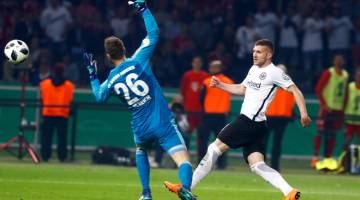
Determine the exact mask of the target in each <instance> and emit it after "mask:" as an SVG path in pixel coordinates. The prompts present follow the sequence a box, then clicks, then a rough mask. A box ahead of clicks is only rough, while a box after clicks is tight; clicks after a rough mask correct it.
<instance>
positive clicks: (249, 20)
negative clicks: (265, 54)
mask: <svg viewBox="0 0 360 200" xmlns="http://www.w3.org/2000/svg"><path fill="white" fill-rule="evenodd" d="M254 23H255V22H254V17H253V16H252V15H248V16H247V17H246V20H245V25H243V26H240V27H239V28H238V29H237V31H236V36H235V42H236V43H237V45H238V48H237V57H238V59H239V60H240V66H239V67H237V68H238V69H239V68H241V69H239V70H240V71H241V72H243V73H245V72H246V71H248V69H250V67H251V65H252V50H253V48H254V45H255V41H256V40H258V39H259V30H258V29H257V28H256V27H255V25H254Z"/></svg>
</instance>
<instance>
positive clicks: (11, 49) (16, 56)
mask: <svg viewBox="0 0 360 200" xmlns="http://www.w3.org/2000/svg"><path fill="white" fill-rule="evenodd" d="M4 53H5V56H6V58H7V59H8V61H9V62H10V63H12V64H19V63H22V62H24V61H25V60H26V59H27V58H28V56H29V47H28V46H27V45H26V43H25V42H24V41H21V40H17V39H15V40H11V41H10V42H8V43H7V44H6V46H5V49H4Z"/></svg>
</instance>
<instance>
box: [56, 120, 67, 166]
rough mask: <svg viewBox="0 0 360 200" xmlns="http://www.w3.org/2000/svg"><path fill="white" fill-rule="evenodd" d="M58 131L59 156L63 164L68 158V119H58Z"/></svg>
mask: <svg viewBox="0 0 360 200" xmlns="http://www.w3.org/2000/svg"><path fill="white" fill-rule="evenodd" d="M56 121H57V122H56V129H57V130H56V131H57V133H56V134H57V143H58V145H57V155H58V158H59V160H60V161H61V162H64V161H65V160H66V158H67V124H68V123H67V119H66V118H64V117H58V118H57V119H56Z"/></svg>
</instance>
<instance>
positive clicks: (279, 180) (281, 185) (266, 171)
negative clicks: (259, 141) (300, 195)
mask: <svg viewBox="0 0 360 200" xmlns="http://www.w3.org/2000/svg"><path fill="white" fill-rule="evenodd" d="M247 160H248V162H249V166H250V168H251V171H253V172H255V173H256V174H257V175H259V176H261V177H262V178H263V179H264V180H265V181H266V182H268V183H270V184H271V185H272V186H274V187H275V188H277V189H279V190H280V191H281V192H282V193H283V194H284V195H285V196H287V195H288V194H290V192H291V191H292V190H293V188H292V187H291V186H290V185H289V184H288V183H287V182H286V181H285V180H284V178H283V177H282V176H281V175H280V173H279V172H277V171H276V170H274V169H273V168H271V167H269V166H268V165H267V164H266V163H265V162H264V156H263V154H262V153H260V152H253V153H251V154H250V155H249V156H248V157H247Z"/></svg>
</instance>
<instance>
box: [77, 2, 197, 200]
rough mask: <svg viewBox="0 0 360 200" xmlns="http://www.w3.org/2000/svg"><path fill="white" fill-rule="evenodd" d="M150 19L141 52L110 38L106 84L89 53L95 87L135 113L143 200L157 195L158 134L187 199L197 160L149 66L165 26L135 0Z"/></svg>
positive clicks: (99, 98) (190, 196) (96, 92)
mask: <svg viewBox="0 0 360 200" xmlns="http://www.w3.org/2000/svg"><path fill="white" fill-rule="evenodd" d="M129 4H130V5H132V6H133V7H135V8H136V9H137V10H138V11H139V13H141V16H142V17H143V19H144V23H145V28H146V31H147V36H146V37H145V38H144V39H143V41H142V43H141V46H140V47H139V48H138V49H137V51H136V52H135V54H134V55H133V56H132V57H130V58H126V56H125V53H126V52H125V47H124V44H123V42H122V40H120V39H119V38H117V37H114V36H111V37H108V38H106V39H105V42H104V46H105V53H106V56H107V58H108V59H109V60H110V61H111V62H112V63H113V64H114V66H115V68H114V69H112V70H111V72H110V74H109V76H108V78H107V79H106V80H105V81H104V82H103V83H101V84H100V82H99V80H98V79H97V76H96V69H97V66H96V61H95V60H93V58H92V54H88V53H84V60H85V62H86V65H87V69H88V71H89V74H90V80H91V88H92V92H93V93H94V95H95V98H96V101H98V102H103V101H105V100H107V98H108V97H109V95H110V94H112V95H115V96H117V97H119V98H120V99H121V100H122V102H124V103H125V104H126V105H127V107H128V109H129V110H130V111H131V113H132V120H131V126H132V131H133V133H134V140H135V144H136V163H137V169H138V174H139V177H140V182H141V185H142V194H141V197H140V200H152V195H151V191H150V180H149V179H150V178H149V177H150V167H149V160H148V156H147V153H146V151H147V149H146V146H147V143H149V142H151V141H153V140H157V141H158V142H159V144H160V145H161V146H162V148H163V149H164V150H165V151H167V153H168V154H169V155H170V156H171V157H172V159H173V160H174V161H175V162H176V164H177V166H178V167H179V179H180V181H181V184H182V187H181V188H179V190H178V191H177V192H178V193H177V194H178V196H179V197H180V198H181V199H182V200H196V197H195V196H194V195H193V194H192V193H191V191H190V186H191V181H192V166H191V164H190V162H189V155H188V152H187V149H186V146H185V144H184V142H183V138H182V137H181V134H180V132H179V130H178V128H177V126H176V124H175V121H174V118H173V116H172V113H171V111H170V110H169V108H168V106H167V102H166V100H165V97H164V95H163V94H162V91H161V87H160V85H159V83H158V81H157V80H156V78H155V76H154V75H153V73H152V71H151V68H150V66H149V62H150V56H151V55H152V53H153V51H154V49H155V45H156V43H157V41H158V38H159V28H158V25H157V23H156V21H155V18H154V16H153V15H152V14H151V12H150V10H149V9H147V7H146V4H145V0H136V1H129Z"/></svg>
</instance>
